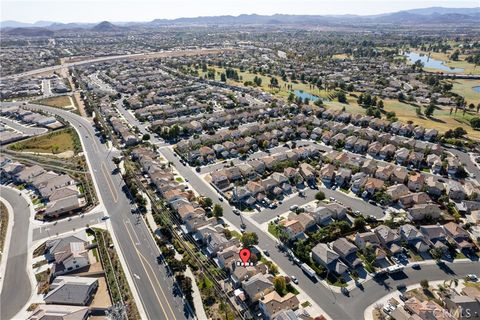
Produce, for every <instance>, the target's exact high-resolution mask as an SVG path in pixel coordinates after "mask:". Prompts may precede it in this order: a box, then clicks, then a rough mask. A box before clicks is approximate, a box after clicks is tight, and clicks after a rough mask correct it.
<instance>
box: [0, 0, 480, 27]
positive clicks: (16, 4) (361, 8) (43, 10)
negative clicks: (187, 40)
mask: <svg viewBox="0 0 480 320" xmlns="http://www.w3.org/2000/svg"><path fill="white" fill-rule="evenodd" d="M479 3H480V2H479V1H478V0H473V1H471V0H436V1H433V0H130V1H125V0H84V1H78V0H55V1H43V0H1V1H0V6H1V7H0V9H1V10H0V19H1V20H17V21H22V22H35V21H39V20H44V21H58V22H98V21H103V20H109V21H150V20H153V19H155V18H167V19H173V18H179V17H197V16H214V15H224V14H229V15H239V14H242V13H246V14H250V13H257V14H275V13H284V14H359V15H366V14H377V13H385V12H392V11H398V10H405V9H412V8H424V7H433V6H442V7H477V6H479Z"/></svg>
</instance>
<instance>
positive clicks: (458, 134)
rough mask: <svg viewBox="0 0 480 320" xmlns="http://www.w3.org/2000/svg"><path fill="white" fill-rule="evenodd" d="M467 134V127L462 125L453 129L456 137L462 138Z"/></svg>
mask: <svg viewBox="0 0 480 320" xmlns="http://www.w3.org/2000/svg"><path fill="white" fill-rule="evenodd" d="M466 134H467V131H465V129H463V128H462V127H457V128H455V129H454V130H453V135H454V137H455V138H461V137H463V136H464V135H466Z"/></svg>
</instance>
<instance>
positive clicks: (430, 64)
mask: <svg viewBox="0 0 480 320" xmlns="http://www.w3.org/2000/svg"><path fill="white" fill-rule="evenodd" d="M403 55H404V56H406V57H407V58H408V60H409V61H410V62H411V63H415V61H417V60H420V61H421V62H422V63H423V66H424V67H425V68H432V69H437V70H441V71H446V72H463V68H452V67H449V66H446V65H444V64H443V61H440V60H435V59H432V58H428V56H426V55H420V54H418V53H416V52H405V53H404V54H403Z"/></svg>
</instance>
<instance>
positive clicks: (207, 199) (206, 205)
mask: <svg viewBox="0 0 480 320" xmlns="http://www.w3.org/2000/svg"><path fill="white" fill-rule="evenodd" d="M203 201H204V202H203V203H204V204H205V207H207V208H209V207H211V206H212V204H213V201H212V199H210V198H209V197H206V198H205V199H204V200H203Z"/></svg>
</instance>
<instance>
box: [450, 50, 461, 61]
mask: <svg viewBox="0 0 480 320" xmlns="http://www.w3.org/2000/svg"><path fill="white" fill-rule="evenodd" d="M459 55H460V51H459V50H458V49H457V50H455V51H454V52H453V53H452V55H451V56H450V60H453V61H458V56H459Z"/></svg>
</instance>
